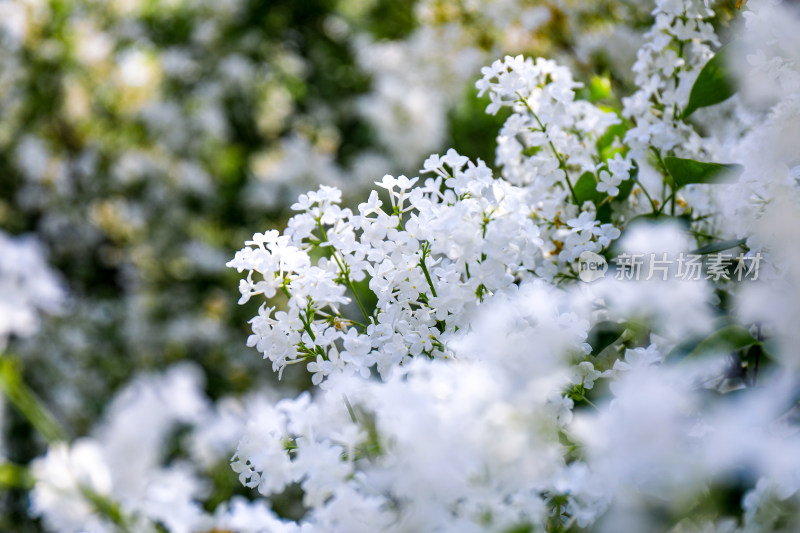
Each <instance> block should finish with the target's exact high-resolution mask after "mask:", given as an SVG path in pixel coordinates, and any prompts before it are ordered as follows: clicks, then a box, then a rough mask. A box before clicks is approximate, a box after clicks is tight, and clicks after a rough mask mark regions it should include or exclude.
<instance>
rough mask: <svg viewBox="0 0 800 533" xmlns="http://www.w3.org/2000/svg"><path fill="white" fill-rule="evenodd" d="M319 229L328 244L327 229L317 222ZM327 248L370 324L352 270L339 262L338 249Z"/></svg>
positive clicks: (323, 239)
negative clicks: (352, 277) (351, 274)
mask: <svg viewBox="0 0 800 533" xmlns="http://www.w3.org/2000/svg"><path fill="white" fill-rule="evenodd" d="M317 227H318V228H319V231H320V232H321V233H322V242H327V241H328V234H327V233H326V232H325V227H324V226H323V225H322V222H320V221H317ZM327 248H329V249H330V251H331V256H332V257H333V260H334V261H336V265H337V266H338V267H339V272H341V273H342V276H343V277H344V283H345V285H347V287H348V288H349V289H350V292H352V293H353V296H355V298H356V302H357V303H358V307H359V308H360V309H361V313H363V315H364V318H365V319H366V321H367V322H369V321H370V320H369V313H367V308H366V307H364V304H363V303H362V302H361V297H360V296H359V295H358V291H357V290H356V288H355V286H354V285H353V282H352V281H351V280H350V268H349V267H345V265H343V264H342V262H341V261H340V260H339V256H338V255H337V254H336V248H334V247H333V246H331V245H328V246H327Z"/></svg>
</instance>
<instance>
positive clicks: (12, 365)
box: [0, 355, 66, 443]
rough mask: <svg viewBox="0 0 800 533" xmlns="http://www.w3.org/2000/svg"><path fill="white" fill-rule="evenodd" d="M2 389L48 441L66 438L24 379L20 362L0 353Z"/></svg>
mask: <svg viewBox="0 0 800 533" xmlns="http://www.w3.org/2000/svg"><path fill="white" fill-rule="evenodd" d="M0 391H2V392H3V394H4V395H5V396H6V398H8V400H9V401H10V402H11V403H12V404H13V405H14V406H15V407H16V408H17V409H18V410H19V412H20V413H22V415H23V416H24V417H25V418H26V419H27V420H28V422H30V423H31V425H32V426H33V427H34V428H36V430H37V431H38V432H39V433H40V434H41V435H42V436H43V437H44V438H45V440H47V442H48V443H53V442H58V441H63V440H66V437H65V433H64V430H63V429H62V428H61V426H60V425H59V424H58V422H57V421H56V418H55V417H54V416H53V415H52V413H50V411H49V410H48V409H47V407H45V406H44V404H43V403H42V401H41V400H40V399H39V398H38V397H37V396H36V394H35V393H34V392H33V391H32V390H31V389H30V388H29V387H28V386H27V385H26V384H25V382H24V381H23V380H22V373H21V372H20V367H19V363H18V362H17V361H15V360H12V359H10V358H9V357H7V356H4V355H0Z"/></svg>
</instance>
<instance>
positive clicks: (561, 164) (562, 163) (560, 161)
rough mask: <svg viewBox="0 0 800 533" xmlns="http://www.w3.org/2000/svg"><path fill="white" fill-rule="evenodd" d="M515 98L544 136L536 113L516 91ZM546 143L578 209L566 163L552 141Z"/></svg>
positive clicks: (578, 203)
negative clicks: (523, 105) (517, 97)
mask: <svg viewBox="0 0 800 533" xmlns="http://www.w3.org/2000/svg"><path fill="white" fill-rule="evenodd" d="M517 96H519V101H520V102H522V103H523V104H525V107H526V108H528V111H529V112H530V114H531V115H533V118H534V119H535V120H536V123H537V124H539V127H540V128H541V129H542V133H545V134H546V133H547V128H545V126H544V124H542V121H541V120H539V116H538V115H537V114H536V112H535V111H534V110H533V108H532V107H531V106H530V104H528V101H527V100H525V98H523V96H522V95H521V94H519V91H517ZM547 143H548V144H549V145H550V149H551V150H552V151H553V155H555V156H556V159H558V167H559V168H560V169H561V170H562V171H563V172H564V181H566V182H567V187H568V188H569V192H570V194H571V195H572V200H573V201H574V202H575V205H577V206H578V207H580V206H581V204H580V202H579V201H578V195H577V194H575V189H574V188H573V187H572V182H571V181H570V180H569V172H567V163H566V161H564V159H563V158H562V157H561V154H559V153H558V150H556V147H555V145H554V144H553V141H551V140H550V138H549V137H548V139H547Z"/></svg>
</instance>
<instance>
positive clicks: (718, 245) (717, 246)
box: [691, 239, 747, 255]
mask: <svg viewBox="0 0 800 533" xmlns="http://www.w3.org/2000/svg"><path fill="white" fill-rule="evenodd" d="M746 241H747V239H731V240H728V241H720V242H712V243H711V244H707V245H705V246H701V247H700V248H698V249H697V250H695V251H693V252H691V253H692V254H697V255H705V254H715V253H717V252H721V251H723V250H728V249H730V248H735V247H737V246H741V245H743V244H744V243H745V242H746Z"/></svg>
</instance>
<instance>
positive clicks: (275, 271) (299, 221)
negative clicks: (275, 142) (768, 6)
mask: <svg viewBox="0 0 800 533" xmlns="http://www.w3.org/2000/svg"><path fill="white" fill-rule="evenodd" d="M707 4H708V3H705V2H704V3H703V4H702V5H701V4H700V3H699V2H697V1H695V0H659V1H658V2H657V9H656V11H655V13H654V14H655V19H656V20H655V26H654V29H653V30H652V32H651V33H650V35H649V39H650V40H649V41H648V43H647V44H645V46H644V48H643V51H642V52H641V54H640V62H639V63H638V67H637V75H638V78H637V85H638V89H639V92H637V93H636V95H634V96H633V97H632V98H631V100H628V101H626V102H627V103H626V104H625V106H626V114H627V115H628V116H627V118H629V119H631V120H632V122H633V124H632V128H633V129H631V130H628V132H629V133H628V135H624V132H619V129H618V127H619V126H620V122H621V121H620V119H619V117H618V116H617V115H615V114H613V113H607V112H604V111H603V110H602V109H601V108H600V107H598V106H595V105H593V104H591V103H588V102H587V101H585V100H582V99H580V98H578V97H577V95H576V89H578V88H579V85H578V83H577V82H575V81H574V80H573V78H572V75H571V74H570V71H569V70H568V69H565V68H563V67H559V66H558V65H557V64H556V63H554V62H552V61H548V60H536V61H533V60H529V59H524V58H523V57H521V56H520V57H506V58H505V59H504V60H502V61H498V62H496V63H494V64H493V65H492V66H490V67H486V68H485V69H484V71H483V72H484V77H483V79H482V80H480V81H479V82H478V87H479V89H481V90H482V91H484V92H489V94H490V99H491V105H490V109H489V111H490V112H496V111H497V110H498V109H499V108H500V107H503V106H507V107H510V108H511V115H510V116H509V118H508V119H507V121H506V123H505V125H504V126H503V129H502V131H501V134H500V137H499V139H498V154H497V162H498V165H499V167H501V169H502V171H501V172H500V175H499V176H498V175H496V174H497V173H495V172H493V171H492V170H491V169H490V168H489V167H488V166H487V165H486V164H484V163H483V162H481V161H480V160H478V161H477V162H476V163H475V162H471V161H470V160H469V159H468V158H467V157H465V156H463V155H461V154H459V153H458V152H456V151H455V150H450V151H447V152H446V153H445V154H444V155H441V154H439V155H434V156H431V157H430V158H429V159H427V160H426V161H425V163H424V168H423V171H424V172H425V173H428V174H431V176H430V177H428V178H427V179H425V180H424V182H421V180H420V179H419V178H412V179H409V178H407V177H405V176H399V177H393V176H388V175H387V176H384V178H383V179H382V180H381V181H379V182H377V185H378V189H379V190H376V191H372V192H371V193H370V195H369V198H368V200H367V201H366V202H364V203H362V204H360V205H358V207H357V208H356V209H350V208H347V207H343V206H342V193H341V192H340V191H339V190H338V189H335V188H333V187H327V186H321V187H320V188H319V189H318V190H316V191H312V192H309V193H308V194H304V195H301V196H300V198H299V201H298V202H297V203H296V204H294V206H293V208H294V209H295V210H296V211H297V212H298V214H296V215H295V216H294V217H292V218H291V219H290V220H289V221H288V224H287V228H286V230H285V231H284V232H282V233H281V232H279V231H277V230H270V231H267V232H265V233H257V234H255V235H254V236H253V238H252V240H250V241H247V242H246V244H245V247H244V248H243V249H242V250H240V251H239V252H237V253H236V256H235V257H234V259H233V260H232V261H230V262H229V263H228V266H229V267H232V268H236V269H237V270H238V271H239V272H240V273H242V272H247V274H246V277H245V278H244V279H242V280H241V281H240V286H239V290H240V293H241V299H240V302H241V303H245V302H247V301H249V300H251V299H254V298H255V299H257V300H259V301H260V303H261V306H260V308H259V311H258V315H257V316H256V317H255V318H253V319H252V321H251V324H252V330H253V333H252V335H251V336H250V338H249V340H248V344H249V345H251V346H254V347H256V348H257V349H258V350H259V351H260V352H261V353H263V354H264V357H265V358H267V359H269V360H270V361H271V363H272V366H273V368H274V369H275V370H276V371H277V372H278V373H279V374H280V373H281V372H282V371H283V370H284V369H285V368H286V366H287V365H292V364H302V365H306V368H307V369H308V371H309V372H310V373H311V376H312V377H311V380H312V383H313V384H314V385H318V386H319V387H316V388H313V389H312V391H310V392H305V393H302V394H301V395H300V396H298V397H296V398H294V399H283V400H279V401H271V400H269V399H264V398H258V397H256V398H254V399H251V400H249V401H245V402H244V403H240V402H236V401H234V400H222V401H221V402H220V403H219V404H218V406H217V408H216V409H214V410H212V409H211V407H210V406H209V405H208V403H207V401H206V400H205V399H204V398H203V397H202V395H201V394H200V393H199V384H198V379H197V376H196V375H195V374H194V373H193V371H191V370H187V369H176V370H174V371H173V372H172V373H170V374H167V375H166V376H164V377H159V378H148V379H145V380H143V381H140V382H138V383H137V384H135V385H134V386H133V387H132V388H131V389H130V390H129V391H127V392H124V393H123V394H122V395H121V396H120V397H119V398H118V399H117V400H116V401H115V402H114V404H113V405H112V407H111V409H110V411H109V415H108V420H107V421H106V423H105V424H104V425H101V426H99V428H98V429H97V430H96V432H95V434H94V436H93V437H91V438H89V439H87V440H84V441H78V442H76V443H74V444H73V445H72V446H71V447H67V446H66V445H62V444H55V445H53V446H52V447H51V449H50V451H49V452H48V455H46V456H45V457H44V458H41V459H39V460H38V461H37V462H36V463H35V464H34V468H33V470H34V472H33V473H34V478H35V480H36V487H35V489H34V491H33V497H32V501H33V509H34V512H36V513H38V514H39V515H41V516H43V517H44V521H45V524H46V525H47V527H50V528H52V529H55V530H59V531H72V530H78V529H85V530H88V531H100V532H103V531H109V530H112V529H113V527H115V525H116V527H123V528H128V529H131V530H134V531H138V530H139V529H141V530H143V531H146V530H148V528H150V529H158V528H160V529H165V530H167V531H176V532H183V531H213V529H214V528H216V529H230V530H233V531H242V532H246V533H247V532H250V531H253V532H255V531H258V532H262V531H268V532H271V533H317V532H319V533H322V532H330V531H346V532H365V533H366V532H370V533H372V532H375V531H386V532H392V533H394V532H396V533H401V532H408V531H431V532H452V533H473V532H474V533H478V532H497V533H508V532H511V531H528V532H531V531H543V532H551V533H555V532H564V531H578V530H586V531H593V532H598V533H606V532H609V533H610V532H614V533H616V532H619V531H623V532H624V531H633V532H639V531H674V532H684V531H686V532H689V531H701V532H706V533H708V532H715V533H753V532H779V531H795V530H798V528H799V527H800V459H799V458H798V455H797V453H796V450H797V449H798V446H800V433H799V432H798V402H797V399H798V383H800V374H798V368H800V363H798V357H797V353H796V352H797V350H796V346H797V344H798V342H800V339H798V332H797V328H796V324H797V321H798V320H800V306H798V301H800V299H798V294H800V267H798V265H800V247H798V244H797V239H796V235H795V233H796V231H795V228H796V226H797V224H800V208H798V206H799V205H800V200H798V198H800V194H798V191H797V189H798V188H800V185H798V181H799V180H798V179H797V178H798V176H800V173H799V172H798V166H797V159H796V154H797V151H796V150H795V149H794V148H796V146H795V145H796V143H794V144H793V143H792V141H787V140H786V139H796V138H797V137H796V136H794V137H792V135H791V133H793V132H795V131H796V127H797V121H796V120H795V119H796V117H798V116H800V102H798V99H797V97H796V95H795V94H793V93H792V92H791V91H788V92H783V93H780V94H779V95H778V96H777V99H778V101H777V102H775V103H774V104H773V106H772V108H771V109H770V110H769V111H760V110H754V111H752V112H751V113H750V114H749V115H747V114H742V115H739V116H737V117H736V118H735V119H734V120H731V121H730V122H729V123H730V124H731V125H737V124H738V126H737V127H738V128H739V130H738V131H736V132H735V135H736V136H737V137H738V138H741V139H742V145H740V146H739V148H740V155H739V157H737V158H735V160H733V161H726V162H733V163H741V164H742V166H743V168H742V173H741V176H740V177H739V181H738V182H737V184H736V185H735V187H738V188H739V189H741V190H740V191H738V192H736V193H734V194H726V195H721V196H722V197H723V199H724V201H726V202H730V203H732V204H733V205H731V206H729V209H727V210H725V211H724V212H722V213H715V212H712V210H713V209H715V204H714V203H712V202H708V201H706V199H704V198H703V197H702V195H693V194H686V195H684V196H682V197H681V201H682V202H683V203H684V205H683V206H682V209H684V211H683V212H684V214H685V216H683V217H678V216H669V215H667V214H666V213H664V210H663V207H664V205H666V200H667V194H668V192H669V194H671V196H672V198H673V199H675V198H676V196H677V193H678V188H679V187H678V183H677V181H678V179H676V176H673V175H671V174H670V172H669V171H668V169H667V168H666V165H665V164H664V163H662V161H661V159H667V158H670V159H669V160H670V161H671V162H672V164H673V165H679V166H678V167H675V166H673V168H680V165H683V169H684V170H682V172H685V175H683V174H679V175H678V176H677V177H678V178H681V179H683V180H684V181H688V182H692V179H697V180H699V181H700V182H702V180H701V179H700V178H697V177H696V176H692V175H691V173H692V169H693V168H700V169H707V168H708V167H704V166H703V165H704V163H702V162H698V161H687V160H686V159H679V157H681V156H685V157H690V156H691V157H698V158H702V157H701V156H708V157H711V155H712V153H711V152H712V151H711V150H710V149H707V147H708V146H711V145H712V144H713V139H709V140H707V139H702V138H701V137H700V136H699V135H698V134H696V133H694V129H693V127H692V126H690V125H688V124H687V123H686V122H685V120H684V117H683V116H682V113H681V111H682V109H683V108H682V106H683V105H684V103H685V102H686V100H685V97H686V96H687V95H686V94H685V89H684V85H686V86H687V87H689V89H691V85H692V83H693V82H694V80H696V79H697V76H698V72H699V71H700V69H701V68H702V67H703V65H704V64H705V62H706V61H707V60H708V59H709V57H711V51H710V48H709V47H708V45H709V43H716V38H715V37H714V35H713V33H712V32H711V29H710V26H709V25H708V22H707V18H708V17H709V16H710V15H711V14H712V12H711V11H709V10H708V5H707ZM776 9H777V8H776ZM754 13H755V14H754V15H752V16H756V17H757V16H759V15H760V14H761V13H762V11H755V12H754ZM763 13H769V11H767V10H764V11H763ZM787 13H788V12H787ZM786 16H788V14H787V15H786ZM750 22H751V24H752V21H750ZM681 43H683V44H682V45H681ZM671 51H672V52H674V54H673V53H672V52H671ZM786 55H789V53H788V52H786ZM757 63H758V62H757ZM756 67H757V68H758V64H757V65H756ZM791 68H792V67H791V65H790V64H789V63H782V64H781V65H780V70H782V71H783V70H786V69H791ZM787 77H789V76H788V73H787ZM687 80H692V81H687ZM773 96H774V95H773ZM667 101H668V102H670V103H669V104H668V105H667V104H665V102H667ZM634 104H636V105H641V109H637V110H634V111H632V112H631V113H627V112H628V111H631V110H632V109H633V107H631V106H633V105H634ZM634 107H635V106H634ZM717 110H718V108H717ZM706 112H708V113H714V112H715V110H714V108H709V109H707V110H706ZM747 117H750V122H749V123H747V122H746V121H745V120H744V119H745V118H747ZM720 122H725V120H720ZM609 128H616V129H614V130H613V131H612V133H613V135H612V137H615V138H616V140H615V139H614V138H611V139H609V136H608V135H607V134H606V132H607V130H609ZM631 132H633V133H631ZM618 133H619V134H618ZM620 138H621V139H620ZM778 141H781V142H778ZM748 145H750V147H749V148H748V149H745V148H746V147H747V146H748ZM651 154H652V155H655V156H656V157H655V160H653V159H649V157H650V155H651ZM731 155H732V156H735V155H736V153H735V151H732V154H731ZM662 167H663V168H662ZM686 168H688V169H689V170H685V169H686ZM639 171H641V172H642V173H643V174H644V173H647V175H648V179H650V180H651V181H653V182H654V183H655V184H656V185H658V188H659V189H661V196H660V197H655V198H654V197H651V196H650V195H649V194H648V192H647V190H646V189H645V188H644V186H643V185H642V183H641V181H640V179H639V177H638V172H639ZM676 174H677V172H676ZM701 178H702V176H701ZM704 186H707V187H709V188H712V187H716V186H717V184H704ZM668 189H669V190H668ZM724 190H726V191H728V190H729V189H724ZM642 197H646V198H647V200H648V201H649V202H648V203H649V206H648V203H645V202H644V201H642ZM657 201H658V203H657ZM649 207H652V212H649V211H648V208H649ZM742 213H746V214H752V215H753V216H752V219H753V220H752V221H751V222H748V223H742V222H741V221H738V220H736V218H737V217H738V216H740V215H741V214H742ZM641 214H647V215H648V216H647V217H640V218H642V219H643V220H639V221H634V222H632V219H633V217H635V216H636V215H641ZM674 214H675V213H673V215H674ZM711 216H715V217H717V218H718V219H719V220H718V222H717V224H724V223H725V222H726V220H727V222H728V223H729V224H730V225H731V226H732V227H733V226H735V233H736V237H737V238H743V237H746V240H744V239H742V240H735V241H724V240H722V238H721V235H722V233H721V232H719V233H717V232H715V233H712V234H706V233H703V231H701V229H704V230H706V231H716V229H715V228H716V226H704V225H703V224H706V222H705V220H706V219H707V218H708V217H711ZM665 220H666V222H665ZM687 230H688V231H687ZM726 237H727V235H726ZM617 240H619V241H620V242H619V246H620V247H621V249H622V250H624V251H627V252H634V251H639V252H645V253H647V252H650V253H655V252H664V253H668V254H676V253H683V252H689V251H690V250H691V249H693V248H695V247H696V246H698V245H699V244H703V243H707V244H708V245H707V246H704V247H701V249H699V250H695V252H697V255H702V253H704V252H705V253H711V252H708V250H720V249H724V250H728V249H731V248H734V247H741V248H743V249H744V250H745V251H746V252H747V253H752V252H753V250H758V251H759V252H760V253H761V252H763V255H764V259H765V262H767V263H773V264H772V265H771V266H769V267H768V268H767V272H765V275H764V276H763V277H761V278H759V281H758V283H756V282H753V283H751V284H741V285H735V284H733V283H728V282H723V281H721V280H719V279H703V280H699V281H697V282H693V283H684V282H682V281H678V280H675V279H669V280H660V279H652V280H649V281H646V282H645V281H642V282H638V281H621V280H617V279H615V278H614V277H613V276H610V277H608V278H606V279H604V280H598V281H596V282H593V283H588V284H582V283H572V282H571V281H573V278H576V277H577V276H576V268H579V265H580V262H579V257H580V255H581V254H582V253H583V252H593V253H603V252H607V251H609V246H612V245H614V246H617V244H616V243H615V242H614V241H617ZM703 248H705V250H703ZM376 373H377V374H379V375H380V379H377V376H376V375H375V374H376ZM136 391H138V392H136ZM145 417H147V419H148V420H147V422H148V424H147V426H148V427H149V428H150V429H151V431H152V434H151V433H149V432H144V433H145V434H143V435H138V434H137V436H138V437H139V439H138V441H137V440H135V439H134V438H133V437H132V436H131V432H132V431H134V429H135V430H136V431H137V432H138V431H139V429H140V426H144V424H136V423H135V422H134V423H133V424H132V423H131V421H132V420H133V421H138V420H143V419H144V418H145ZM181 424H188V425H189V426H191V427H192V431H191V438H192V441H193V442H192V444H190V445H189V446H188V449H189V450H190V455H191V456H192V457H191V458H192V459H193V460H194V461H195V463H196V464H199V465H201V466H203V467H204V468H205V467H208V466H209V465H211V464H213V463H214V462H215V458H217V457H219V456H224V454H226V453H227V454H228V455H229V454H230V453H231V451H230V448H231V443H232V442H233V441H234V440H235V439H236V435H237V434H240V435H241V439H240V440H239V444H238V448H237V449H236V452H235V454H234V455H233V464H232V466H233V469H234V471H235V472H236V473H237V474H238V476H239V480H240V482H241V483H242V484H243V485H245V486H246V487H248V488H250V489H256V490H257V491H258V493H260V494H261V495H262V496H265V497H266V498H268V499H256V500H255V502H245V501H244V500H242V499H236V498H233V499H231V500H230V501H228V502H226V503H223V504H221V505H219V506H218V507H217V510H216V511H214V512H213V514H211V512H210V511H206V510H204V509H203V508H202V506H201V502H203V501H204V498H205V495H206V494H207V493H206V492H204V489H205V488H206V487H205V486H204V484H203V482H202V481H201V480H200V477H199V474H198V471H199V469H195V468H191V467H189V466H187V465H185V464H184V463H183V462H181V461H171V462H170V461H167V459H166V458H165V457H164V453H165V450H166V446H165V444H164V443H165V442H167V441H168V439H167V438H166V435H168V434H169V433H170V432H171V431H173V430H174V429H175V428H176V427H177V426H179V425H181ZM132 428H133V429H132ZM131 442H136V443H137V445H141V446H142V447H143V448H144V451H143V452H140V453H141V455H140V456H137V457H138V459H137V460H130V461H129V462H125V460H126V458H128V457H129V456H130V454H131V452H130V450H129V449H127V447H129V446H131ZM165 462H167V463H169V464H168V465H167V466H163V463H165ZM98 465H99V466H98ZM298 493H299V494H301V496H296V498H297V499H298V500H300V499H301V500H302V506H298V508H297V509H294V510H293V512H290V513H284V514H281V515H280V517H279V513H278V509H279V508H280V503H279V502H280V501H281V499H282V498H283V497H285V496H287V495H289V496H290V497H291V495H292V494H295V495H297V494H298ZM252 496H253V498H258V497H257V495H256V494H254V493H253V494H252ZM208 507H211V505H210V504H208ZM114 524H115V525H114Z"/></svg>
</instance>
